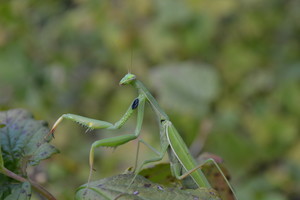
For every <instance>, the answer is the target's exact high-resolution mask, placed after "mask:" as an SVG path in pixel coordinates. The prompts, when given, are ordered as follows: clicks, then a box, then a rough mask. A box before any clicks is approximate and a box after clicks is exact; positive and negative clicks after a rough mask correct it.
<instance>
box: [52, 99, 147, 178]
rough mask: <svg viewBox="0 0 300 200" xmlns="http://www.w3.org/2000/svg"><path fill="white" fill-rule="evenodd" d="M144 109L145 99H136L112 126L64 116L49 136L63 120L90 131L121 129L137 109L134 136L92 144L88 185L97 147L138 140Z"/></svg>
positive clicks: (69, 115)
mask: <svg viewBox="0 0 300 200" xmlns="http://www.w3.org/2000/svg"><path fill="white" fill-rule="evenodd" d="M144 107H145V97H143V96H141V95H140V96H139V97H138V98H136V99H135V100H134V101H133V102H132V104H131V105H130V107H129V108H128V110H127V112H126V113H125V114H124V115H123V117H122V118H121V119H120V120H119V121H117V122H116V123H115V124H112V123H109V122H106V121H101V120H95V119H91V118H87V117H82V116H79V115H74V114H64V115H62V116H61V117H60V118H59V119H58V120H57V121H56V122H55V123H54V125H53V127H52V129H51V131H50V133H49V134H53V133H54V131H55V129H56V127H57V125H58V124H59V123H60V122H61V121H62V120H63V119H69V120H72V121H75V122H77V123H79V124H80V125H82V126H84V127H87V128H88V129H102V128H105V129H109V130H114V129H119V128H121V127H122V126H123V125H124V123H125V122H126V121H127V120H128V119H129V117H130V116H131V115H132V114H133V112H134V110H135V109H136V108H137V109H138V115H137V126H136V129H135V133H134V134H127V135H121V136H117V137H112V138H106V139H102V140H98V141H95V142H94V143H93V144H92V146H91V149H90V156H89V164H90V173H89V178H88V183H89V182H90V179H91V175H92V171H93V166H94V151H95V148H97V147H118V146H120V145H122V144H125V143H127V142H129V141H131V140H134V139H136V138H137V137H138V136H139V134H140V132H141V127H142V123H143V117H144Z"/></svg>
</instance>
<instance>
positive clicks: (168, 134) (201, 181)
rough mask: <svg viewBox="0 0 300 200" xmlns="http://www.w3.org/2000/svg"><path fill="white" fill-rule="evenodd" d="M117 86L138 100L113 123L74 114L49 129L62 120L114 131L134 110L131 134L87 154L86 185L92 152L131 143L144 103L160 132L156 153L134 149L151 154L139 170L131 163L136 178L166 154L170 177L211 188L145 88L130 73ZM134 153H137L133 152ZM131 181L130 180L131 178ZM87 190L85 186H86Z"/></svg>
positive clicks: (100, 142) (138, 128) (98, 143)
mask: <svg viewBox="0 0 300 200" xmlns="http://www.w3.org/2000/svg"><path fill="white" fill-rule="evenodd" d="M119 84H120V85H132V86H133V87H135V88H136V89H137V91H138V97H137V98H136V99H134V100H133V102H132V103H131V105H130V106H129V108H128V109H127V111H126V113H125V114H124V115H123V116H122V118H121V119H120V120H119V121H117V122H116V123H114V124H112V123H109V122H106V121H101V120H96V119H91V118H87V117H83V116H79V115H74V114H63V115H62V116H61V117H60V118H59V119H58V120H57V121H56V122H55V123H54V125H53V127H52V129H51V130H50V132H49V134H48V135H50V134H52V135H53V134H54V131H55V129H56V128H57V126H58V124H59V123H60V122H61V121H62V120H63V119H69V120H72V121H74V122H77V123H79V124H80V125H82V126H84V127H86V128H88V129H108V130H116V129H119V128H121V127H122V126H123V125H124V124H125V122H126V121H127V120H128V119H129V118H130V117H131V116H132V114H133V113H134V111H136V110H137V125H136V128H135V131H134V133H133V134H126V135H121V136H116V137H111V138H106V139H101V140H98V141H95V142H94V143H93V144H92V146H91V149H90V154H89V165H90V173H89V178H88V183H89V182H90V180H91V175H92V172H93V166H94V151H95V149H96V148H98V147H118V146H120V145H122V144H125V143H127V142H129V141H132V140H135V139H136V138H138V136H139V135H140V133H141V128H142V123H143V117H144V107H145V103H146V102H148V103H149V104H150V105H151V107H152V109H153V110H154V112H155V114H156V118H157V121H158V124H159V130H160V150H157V149H155V148H154V147H152V146H151V145H149V144H148V143H146V142H145V141H144V140H142V139H139V142H138V146H139V145H140V143H143V144H145V145H146V146H147V147H149V149H151V150H152V151H153V152H154V153H155V155H156V156H155V157H154V158H152V159H148V160H145V161H143V162H142V164H141V165H140V166H139V167H136V166H137V159H136V163H135V172H136V175H137V174H138V172H139V171H140V170H141V169H142V168H143V166H144V165H146V164H148V163H152V162H157V161H161V160H162V159H163V157H164V155H165V154H166V153H167V154H168V157H169V160H170V168H171V172H172V174H173V175H174V176H175V177H176V178H177V179H179V180H182V179H184V178H186V177H187V176H190V177H191V178H192V179H193V181H194V182H195V184H196V185H197V186H198V187H199V188H200V187H205V188H211V185H210V183H209V182H208V180H207V179H206V177H205V175H204V174H203V172H202V171H201V166H202V165H198V164H197V162H196V161H195V160H194V158H193V157H192V156H191V154H190V152H189V150H188V148H187V146H186V145H185V143H184V141H183V139H182V138H181V136H180V134H179V133H178V131H177V130H176V128H175V127H174V125H173V124H172V122H171V121H170V119H169V117H168V116H167V114H166V113H165V112H164V111H163V110H162V109H161V107H160V106H159V105H158V103H157V101H156V100H155V98H154V97H153V96H152V95H151V93H150V92H149V91H148V89H147V88H146V87H145V86H144V85H143V83H142V82H141V81H139V80H137V79H136V76H135V75H134V74H131V73H128V74H126V75H125V76H124V77H123V78H122V79H121V81H120V83H119ZM137 154H138V152H137ZM209 161H211V162H213V163H214V164H215V165H216V166H217V168H218V169H219V171H220V172H221V174H222V176H223V177H224V179H225V181H226V183H227V184H228V186H229V188H230V189H231V191H232V192H233V194H234V196H235V198H236V195H235V193H234V191H233V189H232V187H231V185H230V184H229V182H228V180H227V179H226V177H225V176H224V174H223V173H222V171H221V169H220V168H219V167H218V165H217V163H216V162H215V161H214V160H213V159H209V160H207V162H209ZM133 180H134V179H133ZM87 187H88V186H87ZM236 199H237V198H236Z"/></svg>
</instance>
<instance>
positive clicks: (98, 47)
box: [0, 0, 300, 200]
mask: <svg viewBox="0 0 300 200" xmlns="http://www.w3.org/2000/svg"><path fill="white" fill-rule="evenodd" d="M299 7H300V3H299V1H297V0H287V1H280V0H270V1H258V0H242V1H234V0H222V1H216V0H215V1H210V0H200V1H199V0H187V1H179V0H164V1H159V0H139V1H137V0H104V1H99V0H73V1H72V0H44V1H37V0H22V1H19V0H10V1H0V70H1V71H0V108H1V109H3V110H4V109H9V108H16V107H22V108H26V109H28V110H30V111H32V112H33V113H34V115H35V116H37V117H38V118H39V119H48V121H49V122H50V123H51V124H53V122H54V121H55V119H57V118H58V117H59V116H60V115H61V114H63V113H76V114H80V115H84V116H89V117H94V118H98V119H103V120H109V121H116V120H117V119H118V118H119V117H120V116H121V114H122V113H123V112H125V110H126V108H127V106H128V105H129V104H130V102H131V101H132V99H133V98H134V97H135V94H136V93H135V91H134V90H133V89H132V88H129V87H124V88H119V87H118V81H119V80H120V78H121V77H122V76H123V75H124V74H125V73H127V70H128V68H131V71H132V72H133V73H135V74H137V76H138V77H139V79H140V80H142V81H143V82H144V83H145V84H146V85H148V86H149V88H150V89H151V91H152V92H153V93H154V94H155V96H156V98H157V99H158V101H159V102H161V105H162V107H163V108H164V109H165V110H166V112H167V113H169V115H170V117H171V119H172V121H173V122H174V124H175V125H176V127H177V128H178V130H179V131H180V132H181V133H182V135H183V137H184V138H185V140H186V141H187V143H188V144H191V143H193V140H194V143H193V144H195V143H196V145H194V146H196V147H197V146H199V145H200V144H199V145H197V142H198V143H200V141H199V137H198V136H197V135H199V132H200V136H202V137H200V138H201V139H204V138H207V140H206V141H205V143H204V151H210V152H213V153H216V154H218V155H220V156H221V157H222V158H223V159H224V160H225V161H226V163H225V164H226V165H227V167H228V168H229V171H230V172H231V174H232V178H233V184H234V186H235V188H236V190H237V193H238V195H239V196H240V198H241V199H246V200H248V199H249V200H252V199H257V200H261V199H267V200H268V199H278V200H287V199H299V196H300V193H299V191H300V188H299V182H300V157H299V153H300V140H299V129H300V128H299V119H300V107H299V102H300V84H299V82H300V81H299V79H300V59H299V58H300V55H299V54H300V53H299V52H300V45H299V44H300V37H299V35H300V20H299V19H300V12H299ZM132 52H133V57H132V64H131V54H132ZM191 66H192V68H194V70H195V71H193V70H191V72H189V73H191V74H192V75H187V74H188V73H186V71H190V68H191ZM181 68H182V69H181ZM185 69H188V70H185ZM199 70H200V71H201V70H203V73H206V74H208V75H206V76H204V77H202V76H200V77H201V80H203V79H205V80H203V84H201V80H197V79H196V80H195V82H193V80H194V78H193V77H191V76H193V75H195V74H197V73H198V71H199ZM182 71H184V72H182ZM196 71H197V72H196ZM181 74H184V75H181ZM176 76H177V79H178V80H179V79H180V83H182V84H184V85H182V84H180V85H178V84H177V85H176V81H175V80H176ZM170 77H172V78H170ZM184 80H186V81H184ZM174 82H175V85H173V87H172V84H174ZM193 83H195V84H196V85H195V84H193ZM166 84H168V85H166ZM181 85H182V87H180V86H181ZM193 86H194V87H193ZM186 88H190V90H187V89H186ZM197 89H199V93H197V92H196V93H195V91H197ZM174 94H175V97H174ZM203 94H210V96H206V98H204V99H203ZM204 96H205V95H204ZM207 97H209V98H207ZM197 103H198V104H197ZM195 105H196V106H197V108H195ZM146 113H147V114H146V117H145V123H144V128H143V135H144V139H145V140H148V141H149V142H150V143H153V145H155V144H156V142H157V140H158V137H157V134H156V133H157V128H156V124H155V119H154V118H153V113H152V112H151V110H150V109H146ZM133 129H134V120H131V121H130V123H129V124H128V125H127V126H126V127H124V128H123V129H122V131H120V132H119V133H120V134H121V133H123V132H129V131H132V130H133ZM83 132H84V129H81V128H79V127H78V126H77V125H75V124H72V123H71V122H65V123H62V125H61V126H60V127H59V128H58V130H57V139H56V140H55V143H56V146H58V147H59V149H60V150H61V152H62V153H61V154H60V155H58V156H54V159H53V160H51V161H50V162H44V163H43V165H44V166H42V167H41V168H38V169H32V177H33V178H34V179H37V181H39V182H44V184H45V186H46V187H47V188H49V190H50V191H51V192H53V193H54V194H55V195H56V196H57V197H58V199H73V194H74V193H73V192H74V189H75V188H76V187H77V186H79V185H81V184H82V183H84V182H85V181H86V178H87V174H88V151H89V146H90V144H91V143H92V141H94V140H96V139H100V138H102V137H104V136H105V137H109V136H111V135H113V134H112V133H111V132H110V133H107V131H93V132H91V133H90V134H88V135H84V134H83ZM106 133H107V134H106ZM103 135H104V136H103ZM203 135H206V136H205V137H204V136H203ZM195 138H197V139H195ZM156 145H157V144H156ZM135 148H136V143H130V144H127V145H125V146H124V147H119V148H118V149H117V150H116V151H115V152H114V153H111V151H109V150H108V151H107V150H104V149H101V150H99V151H98V152H97V159H96V161H97V163H96V168H97V172H95V174H96V175H97V176H99V177H107V176H109V175H113V174H114V175H115V174H117V173H120V172H121V171H122V170H124V169H126V167H129V166H132V165H133V163H134V156H135ZM199 151H200V149H199V148H198V149H197V148H196V150H194V151H193V152H194V153H195V154H198V152H199ZM141 155H144V156H145V157H149V156H151V154H150V153H149V152H148V150H146V149H145V150H143V151H142V153H141ZM141 159H143V158H141ZM112 169H113V170H114V171H112ZM45 170H47V173H44V172H43V171H45Z"/></svg>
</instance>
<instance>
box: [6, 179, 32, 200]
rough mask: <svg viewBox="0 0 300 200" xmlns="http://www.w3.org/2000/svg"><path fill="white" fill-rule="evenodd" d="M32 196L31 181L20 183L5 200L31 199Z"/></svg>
mask: <svg viewBox="0 0 300 200" xmlns="http://www.w3.org/2000/svg"><path fill="white" fill-rule="evenodd" d="M30 197H31V185H30V183H29V182H25V183H22V184H19V187H16V188H14V189H13V190H12V193H11V194H10V195H9V196H7V197H6V198H5V199H4V200H29V199H30Z"/></svg>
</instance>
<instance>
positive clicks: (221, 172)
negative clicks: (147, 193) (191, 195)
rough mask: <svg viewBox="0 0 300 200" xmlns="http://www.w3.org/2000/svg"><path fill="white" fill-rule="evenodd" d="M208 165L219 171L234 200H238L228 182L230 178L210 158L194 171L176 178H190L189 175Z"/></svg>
mask: <svg viewBox="0 0 300 200" xmlns="http://www.w3.org/2000/svg"><path fill="white" fill-rule="evenodd" d="M208 163H212V164H213V165H214V166H215V167H216V168H217V169H218V171H219V172H220V174H221V176H222V177H223V179H224V181H225V182H226V184H227V186H228V188H229V189H230V191H231V192H232V194H233V196H234V198H235V199H236V200H238V198H237V196H236V194H235V192H234V190H233V188H232V186H231V184H230V183H229V181H228V178H227V177H226V176H225V174H224V173H223V171H222V169H221V168H220V166H219V165H218V163H217V162H216V161H215V160H214V159H212V158H209V159H207V160H205V161H204V162H203V163H202V164H200V165H198V166H197V167H195V168H194V169H191V170H189V171H187V172H185V173H184V174H182V175H179V176H176V177H177V178H178V179H180V180H182V179H184V178H186V177H187V176H189V175H190V174H191V173H193V172H194V171H196V170H198V169H201V168H203V166H204V165H205V164H208Z"/></svg>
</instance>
